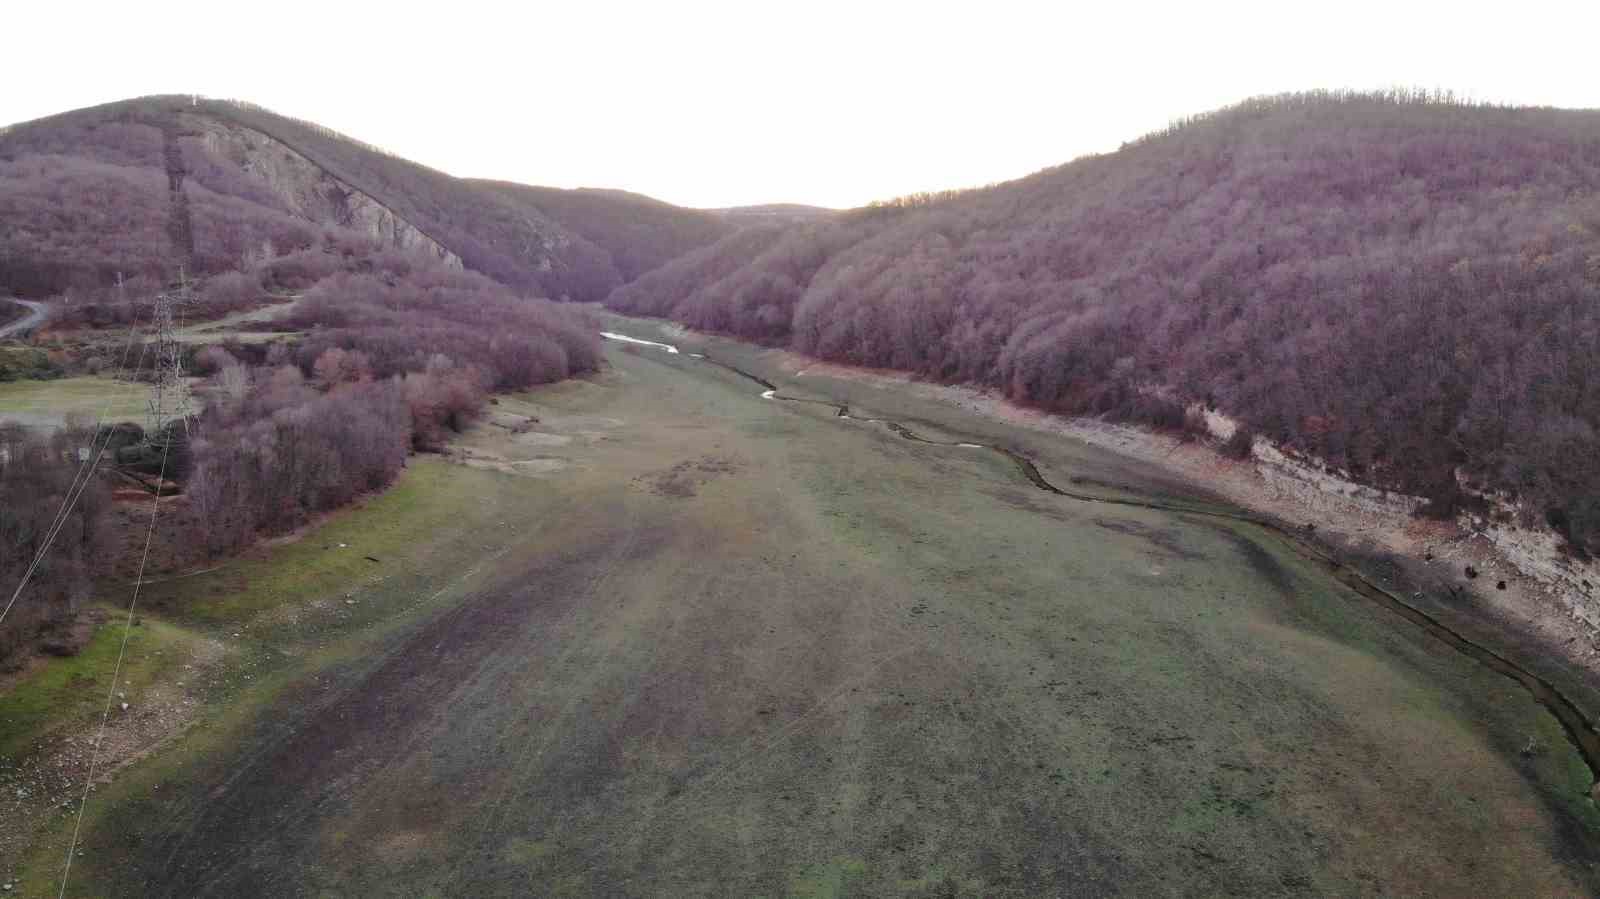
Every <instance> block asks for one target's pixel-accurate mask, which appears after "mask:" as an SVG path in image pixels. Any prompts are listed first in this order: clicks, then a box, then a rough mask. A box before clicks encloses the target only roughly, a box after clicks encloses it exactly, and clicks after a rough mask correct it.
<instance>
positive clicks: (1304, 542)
mask: <svg viewBox="0 0 1600 899" xmlns="http://www.w3.org/2000/svg"><path fill="white" fill-rule="evenodd" d="M701 358H703V359H704V360H705V361H706V362H710V363H711V364H713V365H716V366H718V367H720V368H724V369H727V370H728V371H731V372H733V373H734V374H737V375H739V376H741V377H744V378H747V379H749V380H751V381H754V382H756V383H757V384H760V385H761V386H762V387H763V388H765V389H767V390H770V391H773V393H772V395H771V398H772V399H778V400H785V401H789V402H804V403H815V404H821V405H826V406H832V407H833V408H834V410H835V415H836V417H839V418H852V419H855V420H856V421H865V422H872V423H878V424H882V425H884V426H886V427H887V428H889V430H891V431H893V432H895V433H896V434H898V435H899V436H901V437H903V438H905V439H907V440H912V441H915V442H917V443H926V444H930V445H933V446H963V445H965V444H967V443H971V444H976V445H978V446H981V447H982V448H984V449H988V450H992V451H994V452H996V453H999V454H1000V455H1002V456H1004V457H1006V458H1007V459H1009V460H1011V462H1012V464H1014V465H1016V467H1017V470H1018V471H1020V472H1021V473H1022V475H1023V477H1025V478H1027V479H1028V481H1029V482H1030V483H1032V484H1033V486H1035V487H1037V488H1038V489H1040V490H1043V491H1045V492H1047V493H1053V494H1055V495H1057V496H1063V497H1066V498H1068V499H1072V500H1077V501H1078V502H1085V503H1102V504H1104V505H1110V506H1128V507H1131V508H1136V509H1153V510H1157V511H1162V512H1175V513H1180V514H1184V515H1196V516H1204V517H1207V518H1212V519H1221V520H1227V521H1237V522H1242V523H1245V524H1251V525H1255V526H1256V527H1259V528H1262V529H1264V530H1266V531H1268V532H1270V533H1271V534H1273V535H1274V536H1276V537H1278V538H1279V539H1280V540H1282V541H1283V543H1284V544H1285V545H1286V546H1287V547H1289V548H1290V549H1292V550H1294V551H1295V552H1296V553H1297V554H1299V555H1300V556H1301V557H1302V558H1304V559H1308V560H1310V561H1313V562H1317V563H1320V564H1321V565H1323V566H1325V567H1326V568H1327V570H1328V572H1329V574H1331V575H1333V577H1334V578H1335V579H1336V580H1338V581H1339V582H1340V583H1342V584H1344V585H1345V586H1346V587H1349V588H1350V589H1351V590H1352V591H1354V592H1355V593H1357V594H1359V595H1360V596H1363V597H1365V598H1366V599H1369V600H1371V601H1372V602H1375V603H1377V604H1378V605H1380V606H1382V607H1384V608H1386V609H1388V610H1389V611H1391V612H1393V613H1395V614H1396V615H1399V616H1400V617H1402V618H1404V619H1406V620H1407V621H1409V622H1411V623H1412V624H1415V625H1417V626H1418V627H1420V628H1421V629H1422V630H1423V631H1425V632H1427V633H1428V634H1430V635H1432V636H1433V637H1434V638H1436V639H1438V640H1440V641H1441V642H1443V643H1445V644H1447V645H1448V646H1450V647H1451V648H1452V649H1455V650H1456V651H1458V652H1460V653H1462V654H1463V655H1465V656H1467V657H1469V658H1471V659H1473V660H1474V661H1477V662H1479V663H1480V664H1482V665H1484V666H1485V667H1487V668H1489V669H1490V670H1491V671H1494V672H1496V673H1498V674H1501V675H1504V676H1505V677H1508V678H1510V679H1512V680H1514V681H1516V682H1517V683H1519V684H1521V685H1522V687H1523V688H1524V689H1526V690H1527V691H1528V693H1529V694H1531V695H1532V696H1533V698H1534V700H1535V701H1536V702H1538V703H1539V704H1540V705H1541V706H1543V707H1544V708H1545V709H1547V710H1548V711H1549V712H1550V713H1551V714H1552V715H1554V716H1555V717H1556V720H1557V721H1559V722H1561V727H1562V729H1563V730H1565V731H1566V734H1567V737H1568V738H1569V739H1570V740H1571V741H1572V744H1573V746H1574V747H1575V748H1576V749H1577V750H1578V754H1579V755H1580V756H1582V757H1583V760H1584V763H1585V764H1586V765H1588V767H1589V774H1590V777H1591V778H1592V779H1593V780H1595V781H1596V782H1600V731H1597V730H1596V729H1595V726H1594V724H1593V723H1592V722H1590V721H1589V719H1588V718H1587V717H1585V716H1584V714H1583V712H1581V711H1579V709H1578V707H1577V705H1575V704H1574V703H1573V702H1572V700H1570V699H1568V698H1567V696H1566V695H1565V694H1563V693H1562V692H1561V691H1560V690H1559V689H1557V688H1556V686H1555V685H1554V684H1551V683H1550V682H1549V681H1547V680H1545V679H1544V678H1542V677H1539V676H1538V675H1536V674H1534V673H1533V672H1531V671H1528V670H1526V669H1524V668H1522V667H1521V666H1520V665H1518V664H1516V663H1515V662H1513V661H1511V660H1510V659H1507V658H1506V657H1504V656H1502V655H1500V654H1499V653H1497V652H1495V651H1494V650H1492V649H1490V648H1488V647H1487V646H1483V645H1481V644H1478V643H1475V642H1473V641H1472V640H1470V639H1468V638H1466V637H1464V636H1462V635H1461V634H1460V633H1458V632H1456V631H1455V630H1452V629H1451V628H1450V627H1449V626H1448V625H1446V624H1445V623H1444V622H1442V621H1440V620H1439V619H1437V618H1434V617H1433V616H1432V615H1429V614H1428V613H1426V612H1424V611H1422V610H1421V609H1418V608H1416V607H1414V606H1412V605H1410V604H1409V603H1407V602H1405V601H1404V600H1402V599H1401V598H1400V597H1398V596H1396V595H1395V594H1393V593H1391V592H1389V591H1388V590H1385V589H1384V588H1382V587H1380V586H1378V585H1377V584H1374V583H1373V582H1372V581H1370V580H1368V579H1367V577H1366V576H1365V575H1363V574H1361V572H1359V571H1357V570H1356V569H1355V568H1353V567H1351V566H1350V565H1347V564H1345V563H1344V562H1341V561H1340V560H1339V559H1338V558H1336V557H1335V556H1334V554H1333V552H1332V551H1331V550H1329V549H1327V548H1325V547H1322V546H1319V545H1317V544H1315V543H1313V542H1312V541H1311V539H1310V537H1309V535H1308V534H1307V533H1306V532H1304V531H1302V530H1301V529H1299V528H1296V527H1294V526H1293V525H1290V524H1287V523H1284V522H1281V521H1278V520H1276V519H1273V518H1268V517H1266V516H1261V515H1252V514H1250V513H1246V512H1230V511H1226V510H1221V509H1204V508H1199V507H1194V506H1184V505H1179V504H1175V503H1164V502H1158V501H1156V500H1139V499H1120V498H1116V497H1106V496H1093V495H1091V494H1087V493H1078V492H1075V491H1071V490H1063V489H1061V488H1060V487H1057V486H1056V485H1054V484H1052V483H1050V481H1049V480H1047V479H1046V478H1045V476H1044V475H1043V474H1041V473H1040V472H1039V469H1038V466H1036V465H1034V464H1033V462H1032V460H1030V459H1029V458H1028V457H1027V456H1025V455H1023V454H1022V453H1020V452H1018V451H1017V450H1014V449H1010V448H1008V447H1004V446H999V445H996V444H989V443H982V442H981V441H980V440H977V439H974V440H972V441H947V440H930V439H928V438H926V437H923V436H922V435H920V434H918V433H916V432H915V431H912V430H911V429H910V428H907V427H906V426H905V425H902V424H900V423H899V422H896V421H891V420H889V419H883V418H856V417H855V416H853V415H851V414H850V407H849V406H847V405H842V404H839V403H830V402H827V401H825V400H810V399H799V398H795V397H786V396H783V395H781V394H779V393H777V390H778V386H777V385H776V384H773V383H772V382H771V381H768V380H766V379H765V378H762V377H760V376H758V375H754V374H751V373H750V372H747V371H744V370H742V369H740V368H738V367H737V366H734V365H730V364H728V363H726V362H722V361H719V360H716V359H713V358H711V356H710V355H709V354H708V355H705V356H703V357H701ZM1124 489H1126V488H1124ZM1252 546H1253V544H1252ZM1255 549H1256V550H1257V551H1258V552H1259V551H1260V548H1259V547H1255ZM1247 554H1248V551H1247ZM1251 561H1252V563H1254V562H1255V561H1256V560H1255V559H1254V558H1253V557H1252V558H1251ZM1275 564H1276V563H1274V565H1275Z"/></svg>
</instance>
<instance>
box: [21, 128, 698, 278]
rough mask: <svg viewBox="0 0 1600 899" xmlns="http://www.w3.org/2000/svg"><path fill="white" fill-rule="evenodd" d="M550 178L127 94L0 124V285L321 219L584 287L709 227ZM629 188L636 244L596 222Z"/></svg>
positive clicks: (166, 260) (610, 215)
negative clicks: (443, 168) (438, 167)
mask: <svg viewBox="0 0 1600 899" xmlns="http://www.w3.org/2000/svg"><path fill="white" fill-rule="evenodd" d="M564 193H567V192H559V191H550V192H545V193H544V194H540V196H541V197H543V198H544V199H546V200H548V202H546V203H541V204H537V205H536V204H535V203H532V202H527V201H526V200H525V199H524V198H522V197H520V196H518V197H512V196H510V195H508V191H507V190H503V189H485V188H484V187H483V185H482V184H480V183H477V182H472V181H468V180H464V179H460V178H454V177H451V176H449V175H446V174H444V173H442V172H438V171H435V170H433V169H429V168H427V167H425V166H422V165H418V164H416V163H414V162H410V161H408V160H405V159H401V158H399V157H397V156H394V155H391V154H388V153H386V152H384V151H382V150H379V149H377V148H374V147H371V146H368V145H366V144H363V143H361V142H359V141H356V140H353V139H351V138H348V137H345V136H343V135H340V134H337V133H335V132H333V131H330V130H328V129H326V128H322V127H321V126H318V125H314V124H311V123H308V122H302V121H299V120H296V119H292V118H288V117H285V116H280V115H277V114H275V113H272V112H269V111H267V110H265V109H261V108H259V107H255V106H251V105H248V104H242V103H233V102H224V101H214V100H194V99H192V98H189V97H146V98H141V99H137V100H128V101H123V102H119V103H111V104H107V105H105V106H98V107H93V108H89V109H82V110H77V111H74V112H69V113H64V114H62V115H57V116H52V117H49V118H45V119H40V120H37V121H33V122H27V123H23V124H20V125H16V126H12V127H10V128H8V129H6V130H5V131H3V132H0V220H3V221H4V222H6V223H7V226H6V227H5V229H4V230H3V231H0V290H11V291H14V292H16V293H18V294H23V295H45V294H52V293H59V292H62V291H64V290H66V289H68V288H78V289H90V290H92V289H94V288H98V287H103V286H105V285H107V284H109V283H111V281H112V280H114V278H115V274H116V272H119V271H120V272H123V273H124V274H126V275H129V276H137V275H143V276H145V277H148V278H160V277H163V276H165V275H169V274H170V273H171V271H172V270H173V269H174V268H175V267H176V265H177V264H178V263H179V262H183V263H185V264H187V265H188V266H189V267H190V269H191V270H192V271H195V272H198V273H200V274H206V273H211V272H218V271H226V270H229V269H233V268H240V267H245V266H248V265H252V264H257V263H259V262H261V261H262V260H263V259H266V258H271V257H275V256H282V255H287V254H291V253H294V252H296V251H300V250H305V249H308V248H311V247H313V246H314V245H316V244H318V243H320V242H322V241H323V238H324V234H325V232H327V231H329V230H332V231H335V232H344V231H353V232H355V233H357V234H359V235H362V236H364V237H366V238H369V239H373V240H376V241H378V242H379V243H380V244H381V245H382V246H383V247H386V248H397V249H404V250H423V251H425V252H428V253H431V254H433V255H435V256H437V257H439V258H440V259H442V260H444V261H445V262H446V263H447V264H449V265H452V266H454V267H458V268H459V267H465V268H469V269H473V270H475V271H478V272H481V273H483V274H486V275H489V276H490V277H492V278H494V279H496V280H498V281H500V282H501V283H503V284H506V285H508V286H510V287H512V288H514V289H516V290H518V291H520V292H524V293H533V294H538V295H542V296H548V297H551V298H557V299H559V298H570V299H580V300H585V299H600V298H602V297H604V296H605V295H606V294H607V293H608V292H609V291H610V290H611V289H612V288H614V287H616V286H618V285H619V284H621V283H623V282H624V281H626V280H628V279H630V278H631V277H634V276H635V275H637V274H638V272H640V271H642V270H643V269H642V268H641V266H643V265H646V264H647V263H651V262H657V263H658V262H659V261H664V260H665V258H666V255H665V254H668V253H672V252H676V251H679V250H680V249H681V248H687V247H689V246H693V245H696V242H697V241H698V242H709V241H711V240H714V239H715V238H716V237H717V236H718V235H719V234H720V233H721V231H722V226H720V225H719V224H718V223H716V222H714V221H712V220H711V219H710V218H709V217H708V216H706V215H705V214H703V213H698V212H693V211H690V210H679V209H677V208H676V207H672V206H668V205H666V204H656V203H654V201H648V200H645V199H644V198H640V197H633V196H628V195H615V194H611V193H608V192H596V193H594V195H593V196H589V197H585V198H583V201H582V202H573V201H570V200H568V201H565V202H560V203H558V202H557V198H558V195H560V194H564ZM647 204H648V205H649V208H650V215H651V218H650V222H649V226H648V228H649V230H650V231H651V232H652V234H655V235H658V237H657V239H656V240H655V241H654V242H653V243H651V244H650V249H648V250H643V251H641V250H637V249H635V247H634V235H632V234H629V235H628V236H627V237H626V239H616V238H615V237H614V233H615V232H617V231H619V230H621V229H620V227H618V226H614V225H607V224H605V223H608V222H612V221H615V220H619V219H620V220H625V219H629V218H630V217H632V216H634V215H635V214H637V213H638V211H639V210H640V209H641V208H642V207H644V206H646V205H647ZM544 206H559V208H558V209H555V210H554V211H553V212H549V211H546V210H545V208H543V207H544ZM568 217H569V218H570V219H571V221H570V222H569V221H567V220H566V218H568ZM680 219H681V220H682V222H683V224H682V225H680V224H679V220H680ZM596 223H600V226H599V227H596V226H595V225H596ZM608 228H609V229H610V230H608ZM587 233H592V234H595V235H596V236H597V237H598V239H601V240H603V241H605V242H606V244H607V246H606V247H605V248H602V247H601V246H599V245H597V244H596V243H595V242H594V241H592V240H590V239H589V238H587V237H586V236H585V234H587ZM641 246H642V244H641ZM613 253H616V254H618V256H617V257H614V256H613ZM625 272H626V273H627V274H624V273H625Z"/></svg>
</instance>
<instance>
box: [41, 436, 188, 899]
mask: <svg viewBox="0 0 1600 899" xmlns="http://www.w3.org/2000/svg"><path fill="white" fill-rule="evenodd" d="M171 446H172V444H171V443H170V442H169V443H166V444H163V445H162V449H161V472H160V474H158V475H157V476H156V493H155V496H153V497H151V498H150V526H149V527H148V528H147V529H146V530H145V534H144V553H143V555H141V556H140V558H139V572H138V575H137V576H136V577H135V578H134V581H133V598H132V599H131V600H129V601H128V617H127V620H126V621H124V622H123V625H122V645H121V646H120V647H118V649H117V664H116V667H114V668H112V669H111V683H110V685H109V686H107V688H106V704H105V708H103V709H102V710H101V712H100V730H99V733H97V734H96V735H95V738H94V749H93V751H91V752H90V753H89V772H88V774H87V775H85V777H84V779H83V798H82V799H80V800H79V801H78V820H77V822H76V823H75V824H73V826H72V841H71V842H70V843H69V844H68V845H67V860H66V864H65V865H63V866H62V868H61V892H60V893H58V894H57V899H60V897H63V896H66V895H67V877H68V876H69V875H70V874H71V873H72V856H73V854H74V853H75V852H77V850H78V834H79V832H80V831H81V830H82V829H83V810H84V809H85V808H87V807H88V805H89V788H90V787H91V786H93V785H94V769H95V766H96V765H98V764H99V762H100V747H101V744H103V743H104V742H105V738H106V721H107V720H108V719H109V718H110V717H111V701H112V698H113V697H115V696H116V693H117V679H118V678H120V677H121V676H122V659H123V657H124V656H125V655H127V652H128V637H129V635H130V634H132V633H133V610H134V607H135V606H137V605H138V604H139V588H140V587H142V586H144V567H145V565H146V564H147V563H148V562H149V561H150V542H151V540H152V539H154V537H155V533H156V514H157V513H158V512H160V510H161V482H162V481H163V480H165V479H166V476H167V450H168V449H170V448H171Z"/></svg>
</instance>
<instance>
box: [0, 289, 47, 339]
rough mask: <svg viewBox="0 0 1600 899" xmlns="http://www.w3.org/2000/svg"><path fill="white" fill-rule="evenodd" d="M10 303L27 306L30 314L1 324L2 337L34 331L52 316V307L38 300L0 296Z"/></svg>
mask: <svg viewBox="0 0 1600 899" xmlns="http://www.w3.org/2000/svg"><path fill="white" fill-rule="evenodd" d="M0 299H4V300H5V301H6V302H8V303H16V304H17V305H19V306H26V307H27V308H28V314H27V315H25V316H23V317H22V318H19V319H17V320H16V321H14V322H12V323H10V324H8V325H0V339H4V338H6V337H16V336H19V335H22V334H26V333H28V332H29V331H32V330H33V329H34V328H37V327H39V326H40V325H42V324H44V323H45V322H46V321H47V320H48V319H49V318H50V307H49V306H48V305H46V304H44V303H40V302H38V301H36V300H19V299H15V298H9V297H7V298H0Z"/></svg>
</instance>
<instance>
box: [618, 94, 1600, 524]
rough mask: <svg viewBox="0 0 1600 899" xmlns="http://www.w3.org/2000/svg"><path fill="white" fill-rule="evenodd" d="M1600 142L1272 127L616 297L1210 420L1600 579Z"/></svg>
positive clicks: (1341, 126) (1198, 124) (1295, 118)
mask: <svg viewBox="0 0 1600 899" xmlns="http://www.w3.org/2000/svg"><path fill="white" fill-rule="evenodd" d="M1597 190H1600V115H1596V114H1594V113H1586V112H1567V111H1559V110H1542V109H1512V108H1504V107H1493V106H1485V105H1477V104H1470V103H1463V102H1459V101H1455V100H1453V99H1452V98H1450V97H1448V96H1439V95H1432V94H1421V93H1413V92H1386V93H1378V94H1358V93H1314V94H1303V95H1287V96H1282V97H1273V98H1262V99H1258V100H1252V101H1249V102H1246V103H1243V104H1240V105H1239V106H1237V107H1233V108H1230V109H1226V110H1221V111H1219V112H1217V113H1214V114H1210V115H1206V116H1201V117H1197V118H1195V119H1193V120H1188V121H1185V122H1180V123H1176V124H1175V125H1174V126H1173V127H1171V128H1168V129H1166V130H1164V131H1163V132H1161V133H1159V134H1157V135H1154V136H1152V137H1150V138H1147V139H1144V140H1140V141H1136V142H1134V143H1131V144H1129V145H1126V146H1125V147H1124V148H1123V149H1122V150H1120V151H1118V152H1116V153H1111V154H1106V155H1101V156H1093V157H1086V158H1084V159H1081V160H1078V161H1076V162H1073V163H1069V164H1067V165H1064V166H1060V167H1057V168H1054V169H1048V170H1045V171H1043V172H1040V173H1037V174H1035V175H1032V176H1030V177H1027V178H1023V179H1021V180H1018V181H1014V182H1009V183H1006V184H1002V185H996V186H993V187H989V188H985V189H981V190H976V191H969V192H961V193H957V194H952V195H947V196H932V197H914V198H909V199H908V200H906V201H905V202H899V203H895V202H891V203H887V204H880V205H878V206H876V207H871V208H867V209H863V210H859V211H857V212H855V213H849V214H846V215H843V216H841V217H839V218H838V219H836V220H834V221H831V222H823V223H818V224H810V225H804V226H799V227H794V228H789V229H779V230H777V231H774V232H762V233H759V234H757V233H739V234H735V235H732V236H729V237H726V238H724V239H723V240H722V241H720V242H718V243H717V244H713V245H711V246H708V247H705V248H702V249H700V250H697V251H694V252H691V253H689V254H686V255H685V256H683V257H680V258H679V259H677V260H674V261H673V262H671V263H668V264H667V265H665V266H663V267H662V268H660V269H657V270H656V271H654V272H651V273H648V274H647V275H645V276H644V277H642V278H640V279H639V280H638V281H636V282H634V283H633V284H630V285H625V286H623V287H621V288H618V289H617V290H616V291H614V292H613V294H612V295H611V297H610V298H609V299H608V301H607V302H608V304H610V305H611V306H613V307H614V308H617V309H619V310H622V311H629V312H638V313H645V314H652V315H662V316H669V317H672V318H675V319H678V320H681V321H684V322H686V323H688V324H691V325H694V326H696V327H701V328H706V329H709V330H715V331H722V332H726V333H731V334H737V335H740V336H743V337H748V338H754V339H757V340H762V341H766V342H769V343H773V344H777V345H785V346H790V347H793V348H794V349H797V350H799V351H802V352H805V353H809V354H812V355H816V356H819V357H822V358H825V359H831V360H836V361H841V362H848V363H854V364H860V365H868V366H877V367H893V368H898V369H903V370H907V371H911V372H915V373H917V374H919V375H921V376H924V377H927V378H930V379H934V380H939V381H950V382H957V381H959V382H967V383H976V384H981V385H986V386H989V387H992V388H994V389H996V390H999V391H1002V392H1003V393H1004V394H1005V395H1007V396H1008V397H1010V398H1012V399H1014V400H1016V401H1019V402H1024V403H1028V404H1032V405H1035V406H1039V407H1042V408H1045V409H1049V410H1052V411H1058V412H1063V413H1068V414H1100V415H1109V416H1113V417H1117V416H1123V417H1135V418H1140V419H1142V420H1147V421H1152V422H1157V423H1160V422H1168V423H1174V422H1181V421H1182V418H1183V416H1182V409H1183V407H1184V406H1186V405H1188V404H1191V403H1203V404H1207V405H1209V406H1211V407H1213V408H1219V409H1221V410H1223V411H1225V412H1227V413H1228V414H1230V415H1232V416H1234V417H1236V418H1238V419H1240V420H1242V421H1243V422H1244V423H1245V426H1246V427H1247V428H1248V429H1250V430H1251V431H1254V432H1258V433H1261V434H1263V435H1265V436H1267V437H1270V438H1271V439H1273V440H1275V441H1278V442H1279V443H1281V444H1282V445H1284V446H1285V447H1287V448H1288V449H1290V450H1291V451H1300V452H1303V453H1306V454H1309V455H1312V456H1315V457H1317V458H1320V459H1322V460H1325V461H1326V462H1327V463H1328V464H1329V465H1330V466H1331V467H1332V468H1334V469H1337V470H1340V471H1343V472H1346V473H1348V474H1350V475H1352V476H1353V477H1355V478H1357V479H1359V480H1362V481H1364V482H1367V483H1371V484H1376V485H1381V486H1384V487H1390V488H1394V489H1399V490H1404V491H1407V492H1411V493H1416V494H1420V495H1423V496H1425V497H1427V498H1428V499H1429V501H1430V502H1429V504H1428V507H1427V508H1428V509H1429V510H1430V511H1431V512H1432V513H1433V514H1438V515H1449V514H1453V513H1454V512H1456V511H1457V510H1459V509H1460V508H1461V507H1462V506H1463V504H1471V503H1474V502H1475V499H1474V498H1475V497H1478V496H1481V495H1482V494H1484V493H1492V492H1499V493H1501V494H1503V495H1504V496H1505V497H1507V498H1514V500H1515V501H1516V502H1517V503H1520V508H1521V510H1522V513H1521V514H1522V515H1523V516H1524V518H1525V519H1527V520H1529V521H1542V522H1546V523H1548V524H1550V525H1551V526H1553V527H1555V528H1557V529H1558V530H1559V531H1560V532H1561V533H1562V534H1564V535H1565V536H1566V537H1567V538H1568V546H1569V548H1570V549H1572V550H1573V551H1574V552H1578V553H1590V552H1595V551H1600V454H1597V453H1595V452H1594V446H1595V436H1596V428H1600V378H1597V377H1596V375H1597V372H1596V371H1595V369H1594V366H1595V364H1596V362H1595V360H1596V359H1600V193H1597Z"/></svg>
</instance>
